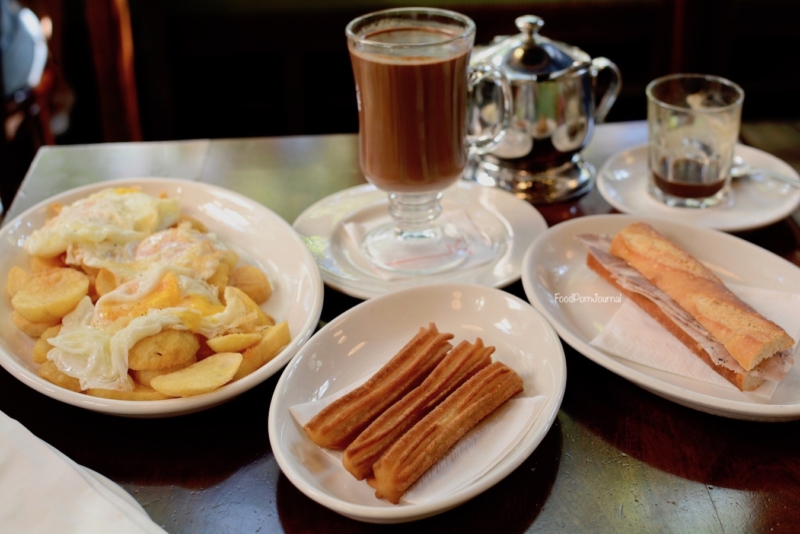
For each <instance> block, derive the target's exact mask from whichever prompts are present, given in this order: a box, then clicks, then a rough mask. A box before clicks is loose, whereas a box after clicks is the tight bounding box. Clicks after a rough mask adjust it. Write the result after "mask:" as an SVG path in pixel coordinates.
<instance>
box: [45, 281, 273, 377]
mask: <svg viewBox="0 0 800 534" xmlns="http://www.w3.org/2000/svg"><path fill="white" fill-rule="evenodd" d="M224 297H225V304H222V302H221V301H220V300H219V298H218V296H217V289H216V287H214V286H212V285H210V284H208V283H207V282H205V281H203V280H199V279H197V278H193V277H191V276H186V275H181V274H176V273H175V272H174V271H172V270H170V269H169V268H166V267H162V268H161V269H159V270H156V271H153V272H151V273H149V274H148V275H146V276H143V277H141V278H137V279H134V280H132V281H130V282H127V283H125V284H123V285H121V286H119V287H118V288H116V289H115V290H114V291H111V292H109V293H107V294H105V295H103V296H102V297H101V298H100V299H98V301H97V303H96V304H92V301H91V299H90V298H89V297H85V298H84V299H83V300H82V301H81V303H80V304H79V305H78V307H77V308H76V309H75V310H73V311H72V312H71V313H69V314H68V315H67V316H65V317H64V319H63V322H62V324H63V326H62V328H61V331H60V332H59V334H58V335H57V336H55V337H53V338H50V339H48V342H49V343H50V344H51V345H52V346H53V347H54V348H53V349H51V350H50V352H48V355H47V357H48V359H50V360H52V361H53V362H54V363H55V364H56V366H57V367H58V368H59V369H60V370H61V371H63V372H65V373H67V374H68V375H70V376H73V377H75V378H78V379H80V381H81V388H83V389H87V388H103V389H118V390H123V391H125V390H128V391H129V390H131V389H133V381H132V380H131V378H130V376H129V375H128V351H129V350H130V349H131V347H133V346H134V345H135V344H136V343H138V342H139V341H140V340H142V339H144V338H146V337H149V336H152V335H155V334H157V333H159V332H160V331H161V330H163V329H166V328H175V329H179V330H188V331H190V332H192V333H196V334H202V335H203V336H205V337H207V338H212V337H216V336H220V335H223V334H228V333H237V332H254V331H259V330H263V329H264V328H266V327H267V326H268V325H269V324H271V321H270V319H269V317H268V316H267V315H266V314H265V313H264V312H263V311H262V310H261V308H260V307H258V305H257V304H255V302H253V301H252V300H251V299H250V298H249V297H247V296H246V295H245V294H244V293H243V292H242V291H241V290H238V289H237V288H234V287H226V288H225V293H224Z"/></svg>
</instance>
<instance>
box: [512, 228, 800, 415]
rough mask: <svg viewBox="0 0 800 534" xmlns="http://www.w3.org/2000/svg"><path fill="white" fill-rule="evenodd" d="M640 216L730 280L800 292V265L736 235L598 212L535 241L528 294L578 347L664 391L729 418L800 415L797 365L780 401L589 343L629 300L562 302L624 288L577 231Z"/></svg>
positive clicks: (526, 274)
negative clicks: (592, 259) (609, 279)
mask: <svg viewBox="0 0 800 534" xmlns="http://www.w3.org/2000/svg"><path fill="white" fill-rule="evenodd" d="M635 221H645V222H648V223H649V224H651V225H652V226H653V227H654V228H655V229H656V230H658V231H659V232H661V233H663V234H664V235H666V236H667V237H669V238H671V239H673V240H674V241H676V242H677V243H679V244H680V245H681V246H682V247H683V248H685V249H686V250H687V251H688V252H689V253H690V254H692V255H694V256H695V257H696V258H698V259H699V260H700V261H701V262H703V263H704V264H705V265H706V266H707V267H708V268H709V269H711V270H712V271H714V273H715V274H716V275H717V276H719V277H720V278H721V279H722V280H723V281H724V282H730V283H736V284H740V285H748V286H752V287H758V288H762V289H771V290H775V291H786V292H791V293H800V269H798V268H797V267H796V266H795V265H793V264H791V263H789V262H788V261H786V260H784V259H782V258H780V257H778V256H776V255H774V254H772V253H771V252H768V251H766V250H764V249H762V248H760V247H758V246H756V245H753V244H751V243H748V242H746V241H744V240H742V239H739V238H737V237H735V236H731V235H728V234H724V233H722V232H718V231H715V230H710V229H705V228H695V227H691V226H686V225H683V224H678V223H674V222H669V221H659V220H653V219H644V218H641V217H630V216H626V215H595V216H591V217H580V218H578V219H573V220H570V221H567V222H563V223H561V224H558V225H556V226H554V227H553V228H551V229H550V230H548V231H547V232H546V233H545V234H543V235H542V236H541V237H540V238H539V239H537V240H536V242H535V243H534V244H533V245H532V246H531V248H530V249H529V250H528V253H527V254H526V256H525V264H524V267H523V273H522V283H523V286H524V288H525V294H526V295H527V297H528V300H529V301H530V302H531V303H532V304H533V305H534V306H535V307H536V309H537V310H539V311H540V312H542V314H544V316H545V317H547V319H548V320H549V321H550V323H551V324H552V325H553V326H554V327H555V329H556V331H558V334H559V335H560V336H561V338H562V339H564V341H566V342H567V343H569V344H570V345H571V346H572V347H573V348H574V349H575V350H577V351H578V352H580V353H581V354H583V355H584V356H586V357H587V358H589V359H591V360H593V361H594V362H596V363H598V364H600V365H602V366H603V367H605V368H606V369H608V370H610V371H612V372H614V373H616V374H618V375H620V376H622V377H624V378H626V379H628V380H630V381H631V382H633V383H635V384H638V385H639V386H641V387H643V388H645V389H647V390H649V391H651V392H653V393H655V394H656V395H660V396H662V397H664V398H666V399H669V400H672V401H674V402H677V403H678V404H682V405H684V406H688V407H690V408H694V409H696V410H700V411H703V412H707V413H711V414H715V415H721V416H724V417H731V418H736V419H748V420H756V421H786V420H792V419H800V367H798V366H797V365H795V367H794V368H793V369H792V371H791V372H790V373H789V375H788V376H787V377H786V378H785V379H784V380H783V382H781V384H780V385H779V386H778V389H777V391H776V392H775V394H774V396H773V397H772V400H771V401H765V400H763V399H759V398H756V397H753V396H751V395H748V394H746V393H742V392H740V391H738V390H735V389H726V388H723V387H720V386H716V385H713V384H706V383H703V382H700V381H697V380H693V379H689V378H684V377H681V376H678V375H675V374H671V373H667V372H664V371H660V370H656V369H653V368H650V367H646V366H643V365H637V364H636V363H633V362H631V361H629V360H626V359H623V358H619V357H617V356H615V355H614V354H610V353H607V352H605V351H603V350H600V349H598V348H596V347H594V346H591V345H590V344H589V343H590V342H591V340H592V339H593V338H594V337H595V336H596V335H597V334H598V333H599V332H600V331H601V330H602V328H603V326H604V325H605V324H606V323H608V321H609V320H610V319H611V317H612V316H613V315H614V314H615V313H616V311H617V309H618V308H619V306H621V304H616V303H610V302H596V303H586V302H584V303H559V302H557V301H556V299H555V296H554V295H555V294H556V293H560V294H562V295H572V294H573V293H577V294H580V295H595V294H598V295H601V296H606V297H612V296H617V295H619V291H618V290H616V289H614V288H613V287H611V285H609V284H607V283H606V282H605V281H604V280H602V279H601V278H600V277H599V276H598V275H597V274H595V273H594V272H593V271H591V270H590V269H589V268H588V267H586V263H585V262H586V250H585V249H584V247H583V246H582V245H581V244H580V243H578V242H577V241H576V240H575V235H578V234H582V233H594V234H607V235H614V234H616V233H617V232H618V231H619V230H621V229H622V228H624V227H625V226H627V225H629V224H631V223H633V222H635ZM597 300H598V301H601V300H602V299H597Z"/></svg>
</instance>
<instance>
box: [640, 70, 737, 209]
mask: <svg viewBox="0 0 800 534" xmlns="http://www.w3.org/2000/svg"><path fill="white" fill-rule="evenodd" d="M646 93H647V123H648V130H649V149H648V168H649V171H650V182H649V184H648V191H649V193H650V194H651V195H652V196H653V197H655V198H656V199H658V200H660V201H661V202H663V203H665V204H666V205H668V206H677V207H685V208H708V207H712V206H717V205H719V204H725V203H726V202H727V201H728V199H729V198H730V196H729V195H730V193H729V192H730V184H731V176H730V168H731V164H732V160H733V152H734V148H735V146H736V140H737V139H738V137H739V126H740V123H741V114H742V101H743V100H744V91H742V88H741V87H739V86H738V85H736V84H735V83H733V82H731V81H729V80H726V79H724V78H720V77H718V76H709V75H704V74H674V75H671V76H665V77H663V78H658V79H656V80H653V81H652V82H650V84H648V86H647V89H646Z"/></svg>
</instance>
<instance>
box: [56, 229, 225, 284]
mask: <svg viewBox="0 0 800 534" xmlns="http://www.w3.org/2000/svg"><path fill="white" fill-rule="evenodd" d="M226 251H227V248H226V247H225V246H224V245H222V244H221V243H219V242H218V241H217V238H216V236H215V235H214V234H206V233H203V232H199V231H197V230H195V229H194V228H192V226H191V224H189V223H181V224H179V225H178V226H176V227H174V228H168V229H166V230H162V231H160V232H155V233H153V234H151V235H149V236H147V237H145V238H144V239H143V240H141V241H138V242H132V243H128V244H126V245H119V244H116V243H109V242H102V243H79V244H75V245H72V246H70V247H69V249H68V251H67V256H66V263H67V265H86V266H89V267H93V268H96V269H101V268H105V269H108V270H109V271H111V272H112V273H114V276H115V277H116V279H117V282H118V283H122V282H127V281H129V280H132V279H134V278H137V277H140V276H143V275H145V274H146V273H148V272H151V271H152V270H157V269H161V268H162V267H164V266H171V267H172V269H173V270H175V271H177V272H182V273H184V274H187V275H190V276H193V277H195V278H199V279H202V280H208V279H209V278H210V277H211V276H212V275H213V274H214V272H215V271H216V270H217V267H219V263H220V260H221V259H222V258H223V256H225V255H226V253H227V252H226Z"/></svg>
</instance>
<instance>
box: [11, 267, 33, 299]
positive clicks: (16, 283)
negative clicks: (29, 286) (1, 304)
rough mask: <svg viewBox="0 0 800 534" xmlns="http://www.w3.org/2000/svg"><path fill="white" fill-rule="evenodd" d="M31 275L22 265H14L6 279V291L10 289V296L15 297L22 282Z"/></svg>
mask: <svg viewBox="0 0 800 534" xmlns="http://www.w3.org/2000/svg"><path fill="white" fill-rule="evenodd" d="M30 277H31V275H30V273H29V272H28V271H26V270H25V269H23V268H22V267H19V266H17V265H15V266H13V267H12V268H11V269H10V270H9V271H8V278H7V279H6V291H8V296H9V297H11V298H14V295H16V294H17V291H19V288H20V287H22V284H24V283H25V281H26V280H28V278H30Z"/></svg>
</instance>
